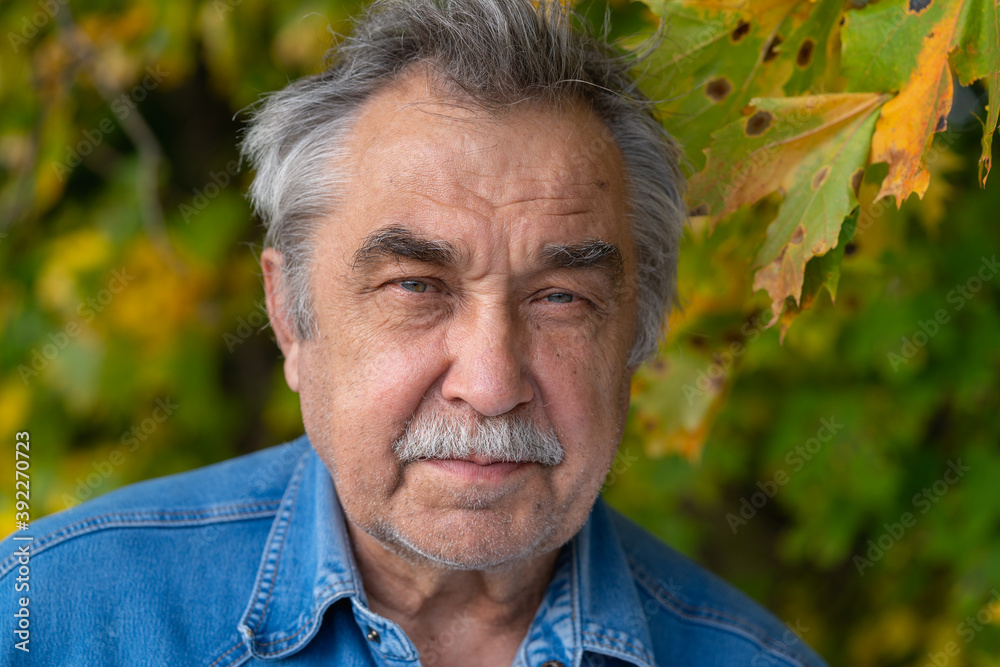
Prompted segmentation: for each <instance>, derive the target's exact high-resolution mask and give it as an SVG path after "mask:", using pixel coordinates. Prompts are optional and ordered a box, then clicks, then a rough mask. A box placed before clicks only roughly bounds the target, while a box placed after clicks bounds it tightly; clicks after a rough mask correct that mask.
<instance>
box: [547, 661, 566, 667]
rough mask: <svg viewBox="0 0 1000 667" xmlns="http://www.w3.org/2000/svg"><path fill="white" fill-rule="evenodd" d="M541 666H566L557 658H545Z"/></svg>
mask: <svg viewBox="0 0 1000 667" xmlns="http://www.w3.org/2000/svg"><path fill="white" fill-rule="evenodd" d="M542 667H566V666H565V665H563V664H562V663H561V662H559V661H558V660H546V661H545V662H543V663H542Z"/></svg>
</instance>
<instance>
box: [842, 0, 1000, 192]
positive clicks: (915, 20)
mask: <svg viewBox="0 0 1000 667" xmlns="http://www.w3.org/2000/svg"><path fill="white" fill-rule="evenodd" d="M842 38H843V43H844V59H843V66H844V72H845V74H846V76H847V81H848V90H852V91H879V92H888V91H898V94H897V95H896V96H895V97H894V98H893V99H892V100H890V101H889V102H887V103H886V104H885V106H884V107H883V108H882V113H881V116H880V117H879V120H878V123H877V124H876V126H875V134H874V136H873V137H872V156H871V161H872V162H873V163H875V162H886V163H887V164H888V165H889V172H888V174H887V175H886V178H885V180H884V181H883V183H882V188H881V190H880V191H879V193H878V195H877V199H882V198H884V197H889V196H892V197H895V200H896V205H897V206H901V205H902V203H903V201H904V200H905V199H906V198H907V197H908V196H909V195H910V194H912V193H916V194H917V196H919V197H923V194H924V192H926V191H927V185H928V182H929V178H930V175H929V173H928V171H927V169H926V168H925V166H924V164H923V158H924V153H925V152H926V150H927V148H928V147H929V146H930V143H931V140H932V138H933V135H934V133H935V132H941V131H943V130H945V129H946V127H947V117H948V112H949V111H950V110H951V103H952V87H953V83H952V72H951V63H950V62H949V56H950V54H952V53H954V59H953V62H954V64H955V67H956V71H957V72H958V74H959V80H960V81H961V82H962V83H966V84H968V83H971V82H972V81H973V80H975V79H978V78H987V79H988V88H989V89H990V99H989V107H990V111H989V114H988V117H987V120H986V121H984V139H983V157H982V158H981V160H980V180H981V181H982V182H985V179H986V175H987V174H988V173H989V149H990V145H991V141H992V133H993V130H994V129H995V128H996V124H997V106H998V98H997V90H998V81H997V76H998V70H1000V67H998V61H997V59H998V58H1000V48H998V38H997V8H996V4H995V3H994V2H989V1H988V0H969V1H968V2H944V1H943V0H936V1H935V0H930V1H928V0H920V1H917V0H884V1H883V2H879V3H877V4H872V5H869V6H867V7H866V8H864V9H863V10H860V11H856V12H848V13H847V15H846V25H845V26H844V29H843V33H842Z"/></svg>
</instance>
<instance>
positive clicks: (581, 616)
mask: <svg viewBox="0 0 1000 667" xmlns="http://www.w3.org/2000/svg"><path fill="white" fill-rule="evenodd" d="M16 535H17V536H18V537H32V538H33V539H32V540H31V541H30V542H25V541H20V542H15V541H13V536H11V537H8V538H7V539H5V540H4V541H3V543H2V550H0V556H2V557H3V560H2V561H0V591H2V592H0V619H2V620H0V629H2V636H0V664H3V665H20V664H31V665H58V666H60V667H63V666H66V665H88V666H89V665H183V666H185V667H188V666H191V665H211V666H212V667H223V666H228V665H263V664H266V663H271V662H280V663H281V664H288V665H337V666H345V667H346V666H358V667H362V666H364V667H375V666H380V667H381V666H388V667H416V666H417V665H419V664H420V657H419V655H418V653H417V650H416V648H415V647H414V645H413V643H412V642H411V641H410V640H409V638H408V637H407V636H406V634H405V633H404V632H403V630H402V629H401V628H400V627H399V626H398V625H397V624H395V623H394V622H392V621H390V620H388V619H385V618H383V617H381V616H379V615H377V614H375V613H373V612H372V611H371V610H370V609H369V608H368V604H367V601H366V598H365V592H364V588H363V587H362V584H361V577H360V574H359V573H358V569H357V567H356V565H355V563H354V557H353V554H352V551H351V548H350V544H349V543H348V536H347V531H346V528H345V525H344V518H343V515H342V513H341V509H340V506H339V504H338V502H337V499H336V495H335V493H334V489H333V483H332V480H331V478H330V475H329V473H328V472H327V469H326V467H325V466H324V465H323V463H322V462H321V461H320V459H319V458H318V457H317V455H316V453H315V451H314V450H313V449H312V447H311V445H310V444H309V441H308V440H307V439H306V438H305V437H302V438H300V439H298V440H296V441H295V442H292V443H289V444H286V445H282V446H280V447H274V448H271V449H268V450H265V451H262V452H258V453H255V454H251V455H249V456H243V457H240V458H237V459H233V460H230V461H226V462H223V463H220V464H216V465H212V466H208V467H206V468H202V469H199V470H195V471H192V472H189V473H185V474H181V475H174V476H171V477H165V478H162V479H157V480H151V481H148V482H143V483H140V484H135V485H132V486H130V487H127V488H124V489H121V490H119V491H116V492H113V493H109V494H107V495H105V496H103V497H101V498H98V499H96V500H93V501H90V502H88V503H84V504H83V505H79V506H77V507H74V508H72V509H70V510H67V511H65V512H61V513H59V514H56V515H53V516H50V517H46V518H44V519H40V520H38V521H36V522H34V523H33V524H32V525H31V529H30V531H29V532H27V533H24V532H18V533H17V534H16ZM24 544H30V548H29V553H30V561H29V569H30V575H29V579H28V583H29V585H30V590H29V591H27V592H15V582H16V577H17V576H18V568H19V566H20V564H19V562H18V558H17V556H16V555H12V554H14V552H15V551H16V550H17V549H18V548H20V547H21V546H22V545H24ZM25 595H27V596H29V598H30V602H29V604H28V608H29V610H30V633H31V634H30V642H29V644H28V646H29V647H30V653H24V652H23V651H20V650H17V649H15V642H16V641H18V638H17V637H16V635H15V634H14V630H15V629H16V624H17V620H16V619H15V618H14V613H15V611H17V609H18V602H17V599H18V598H19V597H22V596H25ZM469 622H471V620H470V619H466V618H464V617H461V616H459V617H456V618H455V619H454V622H453V623H452V624H451V626H450V627H448V628H444V629H443V630H444V633H443V634H442V638H441V640H440V641H441V642H442V643H443V642H444V641H446V639H447V636H448V633H460V632H462V630H463V628H464V627H465V624H466V623H469ZM430 657H431V656H428V662H431V660H430ZM548 661H558V663H561V664H562V665H564V666H565V667H570V666H572V667H579V666H580V665H592V666H599V665H600V666H606V667H610V666H612V665H639V666H642V667H649V666H653V665H660V666H667V665H749V666H757V665H761V666H763V665H784V666H789V665H801V666H809V667H811V666H815V665H822V664H823V663H822V661H821V660H820V659H819V658H818V657H817V656H816V655H815V654H814V653H813V652H812V651H811V650H810V649H809V648H808V647H806V646H805V645H804V644H803V643H802V642H801V641H800V640H799V639H798V638H797V637H796V636H795V635H794V634H793V633H792V632H790V631H789V630H788V629H787V628H786V627H785V626H784V625H782V624H781V623H780V622H778V621H777V620H776V619H774V618H773V617H772V616H771V615H770V614H768V613H767V612H766V611H764V610H763V609H762V608H760V607H759V606H758V605H757V604H755V603H754V602H752V601H751V600H750V599H748V598H747V597H746V596H744V595H743V594H741V593H739V592H738V591H736V590H735V589H734V588H732V587H731V586H729V585H728V584H726V583H724V582H722V581H720V580H719V579H716V578H715V577H714V576H712V575H710V574H708V573H707V572H705V571H704V570H702V569H701V568H699V567H698V566H697V565H695V564H694V563H692V562H691V561H689V560H687V559H686V558H684V557H683V556H680V555H679V554H677V553H676V552H674V551H673V550H671V549H670V548H668V547H666V546H665V545H663V544H662V543H660V542H658V541H657V540H656V539H655V538H653V537H652V536H650V535H649V534H648V533H646V532H645V531H643V530H642V529H640V528H638V527H637V526H635V525H634V524H632V523H631V522H630V521H628V520H627V519H625V518H624V517H622V516H621V515H619V514H618V513H617V512H615V511H614V510H612V509H610V508H609V507H607V506H606V505H605V504H604V503H603V501H598V502H597V504H596V505H595V507H594V510H593V512H592V513H591V515H590V518H589V519H588V521H587V523H586V525H585V526H584V527H583V529H582V530H581V531H580V532H579V534H577V536H576V537H575V538H574V539H573V540H572V541H571V542H570V543H568V544H567V545H566V546H565V547H564V548H563V549H562V550H561V552H560V555H559V559H558V562H557V566H556V570H555V574H554V577H553V580H552V582H551V584H550V585H549V588H548V591H547V593H546V595H545V598H544V600H543V602H542V604H541V606H540V608H539V609H538V612H537V614H536V616H535V619H534V621H533V623H532V625H531V627H530V629H529V631H528V634H527V635H526V636H525V638H524V641H523V642H522V644H521V647H520V649H519V651H518V653H517V658H516V659H515V661H514V665H515V666H516V667H540V666H541V665H543V664H548V665H550V666H554V664H555V663H549V662H548Z"/></svg>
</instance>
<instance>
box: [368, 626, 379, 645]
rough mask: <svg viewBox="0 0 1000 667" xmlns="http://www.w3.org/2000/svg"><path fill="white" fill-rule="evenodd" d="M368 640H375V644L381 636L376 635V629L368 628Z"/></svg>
mask: <svg viewBox="0 0 1000 667" xmlns="http://www.w3.org/2000/svg"><path fill="white" fill-rule="evenodd" d="M368 641H370V642H375V643H376V644H378V643H379V642H381V641H382V638H381V637H379V636H378V630H373V629H372V628H368Z"/></svg>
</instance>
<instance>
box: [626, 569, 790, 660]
mask: <svg viewBox="0 0 1000 667" xmlns="http://www.w3.org/2000/svg"><path fill="white" fill-rule="evenodd" d="M626 558H627V559H628V563H629V566H630V567H631V568H632V570H633V572H634V574H635V579H636V581H637V582H638V583H639V584H640V585H641V586H642V587H643V588H645V589H646V591H647V592H649V594H650V595H651V596H652V597H653V599H654V600H656V601H657V602H658V603H659V604H660V606H662V607H663V608H664V609H665V610H667V611H668V612H670V613H673V614H674V615H676V616H679V617H681V618H684V619H686V620H689V621H693V622H696V623H701V624H703V625H716V626H718V627H719V628H720V629H721V630H723V631H726V632H731V633H733V634H738V635H740V636H742V637H744V638H746V639H748V640H750V641H752V642H754V643H756V644H757V645H758V646H759V647H760V649H761V650H763V651H766V652H768V653H771V654H773V655H777V656H779V657H782V658H785V659H787V660H789V661H791V662H793V664H795V665H796V666H797V667H801V666H803V665H805V664H806V663H805V662H804V661H803V656H802V655H800V654H799V653H798V652H797V651H794V649H793V650H792V651H789V650H788V649H789V648H790V647H788V645H787V644H786V643H783V642H778V641H776V640H775V639H774V638H773V637H772V636H771V635H770V634H769V633H767V632H766V631H765V630H764V629H762V628H760V627H759V626H757V625H754V624H752V623H749V622H748V621H746V620H745V619H742V618H739V617H736V616H733V615H731V614H727V613H726V612H724V611H720V610H718V609H713V608H711V607H699V606H696V605H692V604H689V603H688V602H685V601H684V600H681V599H680V598H678V597H677V596H676V595H673V594H672V593H670V591H667V590H665V589H664V588H663V587H662V586H660V585H659V584H658V583H656V582H655V581H654V580H653V577H652V575H650V573H649V572H648V571H647V570H646V569H645V568H644V567H643V566H642V565H640V564H639V563H638V562H636V561H635V560H634V559H633V558H632V557H631V556H626ZM800 641H801V640H800Z"/></svg>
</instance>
